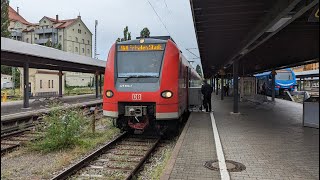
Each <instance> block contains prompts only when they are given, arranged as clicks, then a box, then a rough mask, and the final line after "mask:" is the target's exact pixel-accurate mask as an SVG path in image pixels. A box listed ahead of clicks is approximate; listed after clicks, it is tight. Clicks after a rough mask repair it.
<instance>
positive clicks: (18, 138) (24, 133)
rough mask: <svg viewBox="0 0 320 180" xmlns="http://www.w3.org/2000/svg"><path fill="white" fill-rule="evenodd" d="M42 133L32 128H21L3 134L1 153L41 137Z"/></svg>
mask: <svg viewBox="0 0 320 180" xmlns="http://www.w3.org/2000/svg"><path fill="white" fill-rule="evenodd" d="M41 137H42V135H41V133H37V132H34V131H33V129H32V128H28V129H24V130H19V131H15V132H11V133H8V134H6V135H3V136H1V155H3V154H5V153H7V152H10V151H12V150H14V149H15V148H17V147H19V146H21V145H23V144H25V143H26V142H30V141H34V140H36V139H38V138H41Z"/></svg>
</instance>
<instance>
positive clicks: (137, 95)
mask: <svg viewBox="0 0 320 180" xmlns="http://www.w3.org/2000/svg"><path fill="white" fill-rule="evenodd" d="M141 99H142V95H141V94H132V100H133V101H139V100H141Z"/></svg>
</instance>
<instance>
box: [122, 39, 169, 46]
mask: <svg viewBox="0 0 320 180" xmlns="http://www.w3.org/2000/svg"><path fill="white" fill-rule="evenodd" d="M167 41H168V40H162V39H154V38H144V43H145V44H152V43H167ZM117 44H121V45H122V44H141V43H140V39H134V40H129V41H122V42H117Z"/></svg>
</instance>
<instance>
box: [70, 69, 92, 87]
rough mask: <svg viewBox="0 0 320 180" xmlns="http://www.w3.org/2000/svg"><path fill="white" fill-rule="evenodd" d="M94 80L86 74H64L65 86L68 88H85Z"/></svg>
mask: <svg viewBox="0 0 320 180" xmlns="http://www.w3.org/2000/svg"><path fill="white" fill-rule="evenodd" d="M93 80H94V75H93V74H87V73H76V72H67V73H66V84H67V85H68V86H82V87H87V86H88V84H89V83H90V82H91V83H92V81H93Z"/></svg>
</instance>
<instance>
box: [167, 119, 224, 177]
mask: <svg viewBox="0 0 320 180" xmlns="http://www.w3.org/2000/svg"><path fill="white" fill-rule="evenodd" d="M189 121H190V122H188V123H187V124H186V126H185V129H186V130H184V131H185V136H184V139H183V141H182V144H181V149H180V150H179V151H178V153H177V157H176V160H175V162H174V166H173V168H172V169H171V168H169V169H170V170H168V171H169V173H168V174H169V176H167V177H165V178H164V177H163V178H162V179H168V178H169V179H171V180H178V179H193V180H202V179H203V180H207V179H208V180H209V179H210V180H212V179H220V174H219V172H218V171H216V172H215V171H212V170H209V169H207V168H205V167H204V166H203V164H204V163H205V162H206V161H208V160H213V159H217V155H216V152H215V145H214V137H213V133H212V126H211V120H210V116H209V114H205V113H192V114H191V116H190V118H189ZM183 133H184V132H182V134H183ZM179 141H180V139H179Z"/></svg>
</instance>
